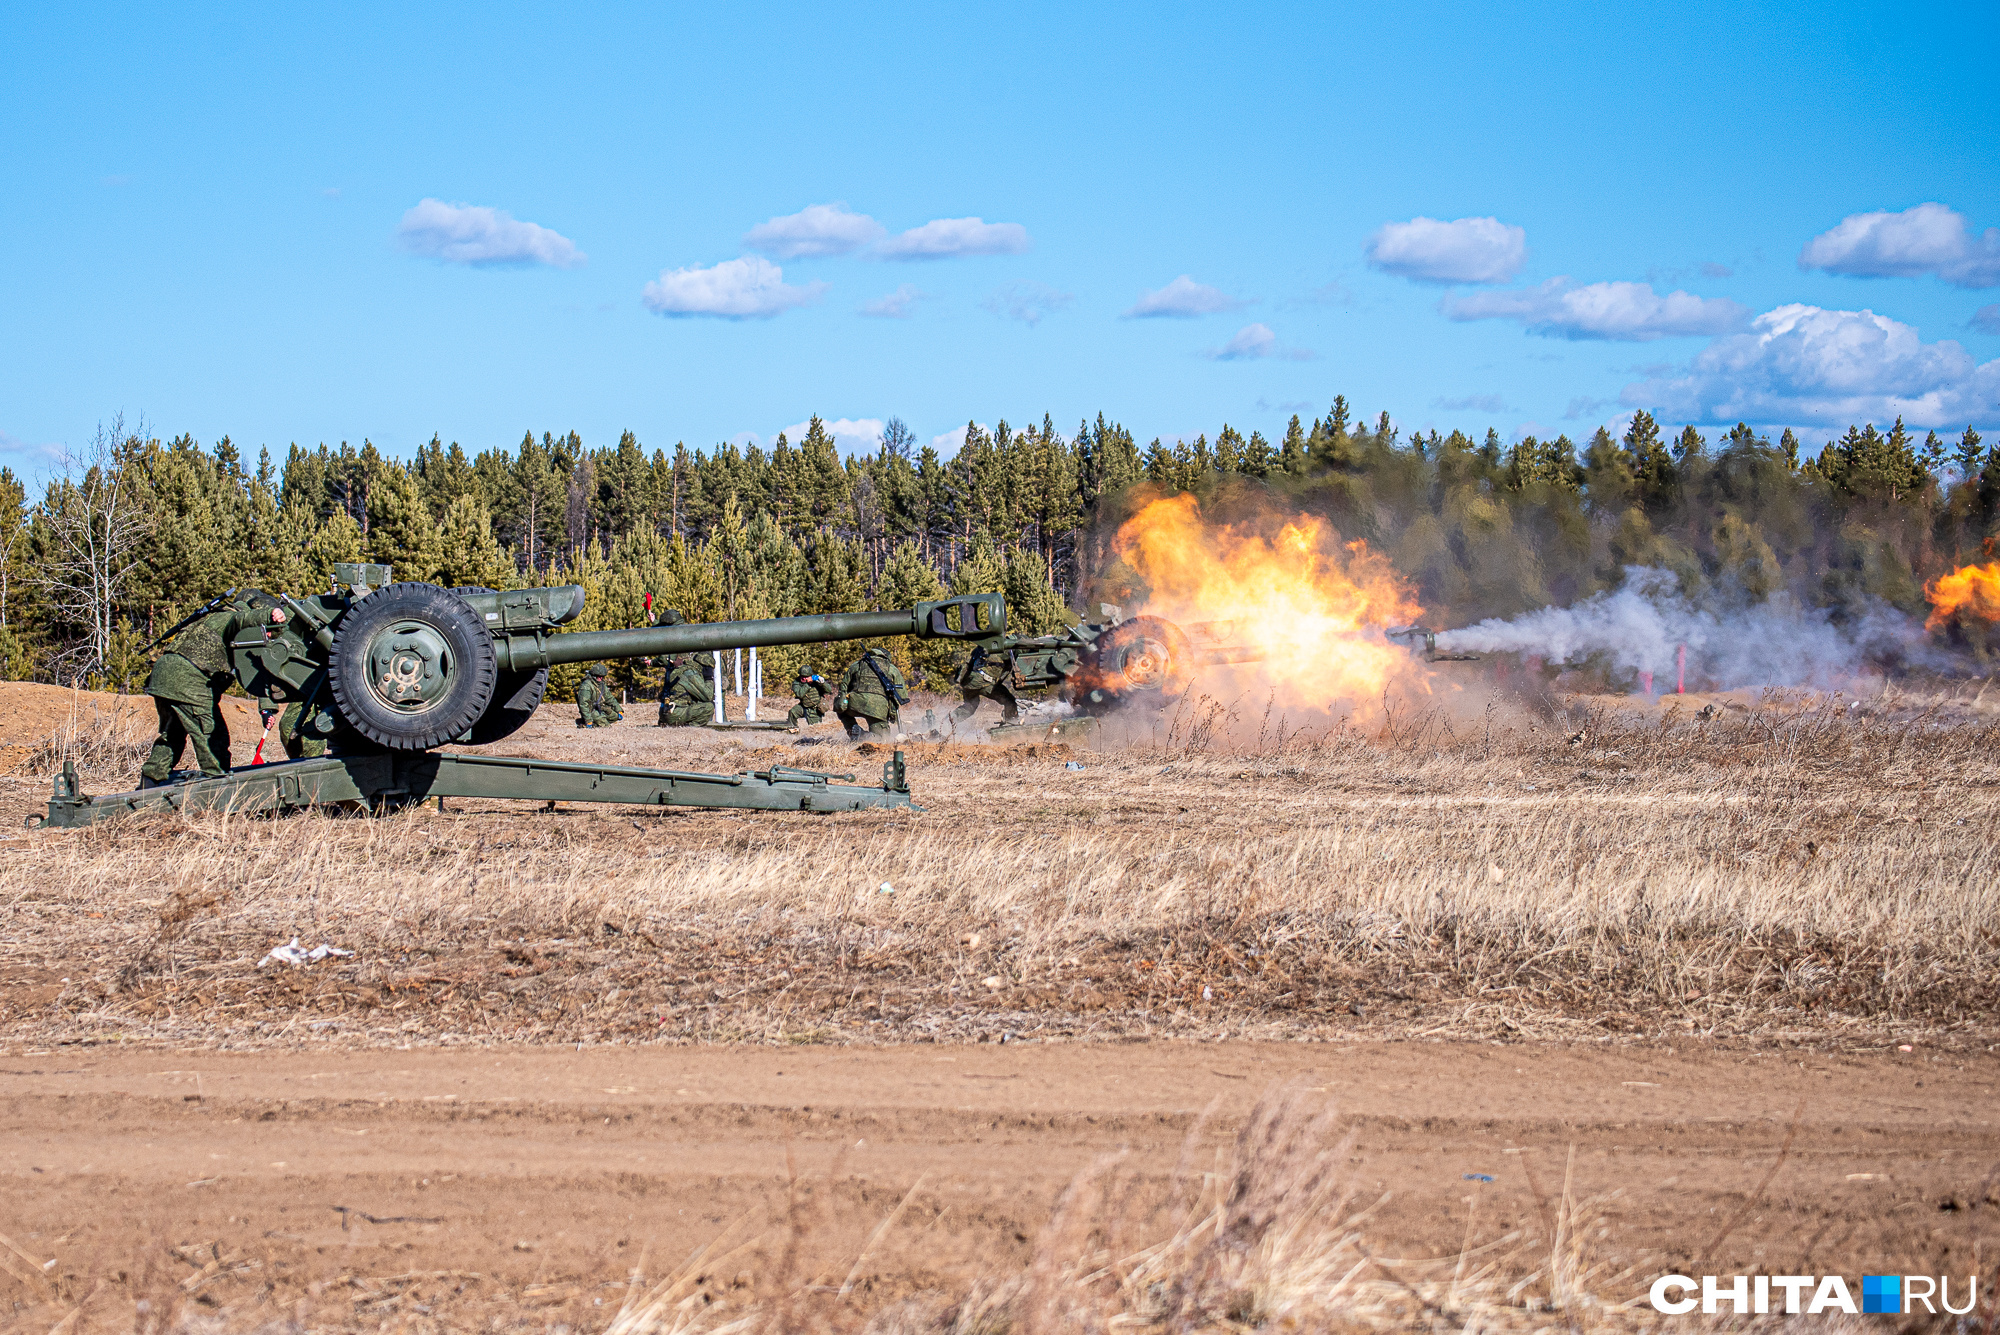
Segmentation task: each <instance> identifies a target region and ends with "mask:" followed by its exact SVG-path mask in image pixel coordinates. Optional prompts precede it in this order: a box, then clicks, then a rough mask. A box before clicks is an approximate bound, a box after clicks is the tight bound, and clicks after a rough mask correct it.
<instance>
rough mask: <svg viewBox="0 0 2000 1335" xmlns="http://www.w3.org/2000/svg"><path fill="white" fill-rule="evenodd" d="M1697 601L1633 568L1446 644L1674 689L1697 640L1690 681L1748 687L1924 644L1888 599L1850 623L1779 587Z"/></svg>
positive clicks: (1844, 675)
mask: <svg viewBox="0 0 2000 1335" xmlns="http://www.w3.org/2000/svg"><path fill="white" fill-rule="evenodd" d="M1720 602H1721V600H1706V599H1705V600H1701V601H1699V602H1697V601H1695V600H1691V599H1689V598H1687V597H1686V596H1685V595H1684V594H1683V593H1682V592H1681V588H1680V580H1679V578H1678V577H1677V576H1676V575H1675V574H1674V573H1673V572H1672V571H1670V570H1659V569H1654V568H1652V567H1647V566H1627V567H1626V568H1625V583H1624V586H1623V587H1621V588H1619V589H1617V590H1616V591H1614V592H1611V593H1600V594H1597V595H1595V596H1593V597H1591V598H1588V599H1586V600H1584V601H1583V602H1580V603H1577V604H1576V605H1575V606H1572V607H1544V608H1541V609H1539V610H1537V611H1533V612H1527V613H1524V614H1523V615H1521V616H1518V617H1513V618H1511V619H1506V620H1502V619H1501V618H1498V617H1494V618H1491V619H1489V620H1486V621H1482V622H1480V623H1479V624H1477V625H1474V626H1467V627H1464V628H1463V629H1460V630H1451V631H1444V632H1442V633H1440V634H1439V635H1438V637H1437V642H1438V647H1439V648H1441V649H1445V648H1449V649H1454V650H1469V651H1472V652H1477V653H1522V654H1537V655H1540V656H1541V657H1542V658H1544V659H1546V660H1547V661H1549V662H1551V663H1570V664H1581V663H1582V662H1583V661H1584V660H1586V659H1590V658H1593V657H1595V658H1598V659H1599V660H1601V661H1602V662H1604V663H1606V664H1608V665H1609V667H1610V668H1612V669H1613V670H1618V669H1622V670H1624V671H1626V672H1634V673H1641V672H1650V673H1652V674H1653V678H1654V688H1655V689H1656V690H1659V689H1665V690H1671V689H1673V683H1674V674H1675V670H1676V666H1677V664H1676V658H1677V656H1678V653H1679V649H1680V647H1681V646H1682V645H1685V646H1687V680H1688V684H1689V685H1690V686H1693V685H1695V684H1696V683H1697V682H1699V683H1701V684H1702V685H1704V686H1707V685H1713V686H1715V687H1718V688H1720V689H1723V690H1730V689H1734V688H1736V687H1742V686H1818V687H1835V686H1839V685H1841V684H1843V683H1845V682H1848V681H1851V680H1852V679H1853V678H1855V677H1856V676H1858V675H1860V674H1861V673H1862V672H1863V671H1864V670H1865V668H1866V667H1867V664H1868V662H1869V660H1870V659H1872V658H1875V657H1877V656H1883V655H1906V654H1909V653H1911V652H1913V651H1918V650H1920V649H1921V648H1922V646H1923V644H1924V633H1923V629H1922V627H1921V625H1919V624H1918V623H1917V622H1915V621H1912V620H1911V619H1910V618H1909V617H1906V616H1904V615H1903V614H1902V613H1901V612H1898V611H1897V610H1896V609H1894V608H1893V607H1890V606H1888V605H1887V604H1886V603H1884V604H1878V605H1876V606H1875V607H1873V608H1871V609H1870V610H1869V611H1868V612H1866V613H1865V614H1863V615H1862V616H1860V617H1858V618H1856V619H1854V620H1852V621H1848V622H1845V623H1843V624H1840V625H1836V624H1834V621H1833V619H1832V616H1831V614H1830V613H1828V612H1827V611H1826V610H1825V609H1823V608H1815V607H1807V606H1805V605H1803V604H1801V603H1800V602H1799V601H1798V600H1797V599H1795V598H1793V597H1792V596H1791V595H1790V594H1786V593H1779V594H1776V595H1774V596H1773V597H1771V598H1769V599H1767V600H1765V601H1764V602H1761V603H1753V604H1750V605H1749V606H1726V605H1720Z"/></svg>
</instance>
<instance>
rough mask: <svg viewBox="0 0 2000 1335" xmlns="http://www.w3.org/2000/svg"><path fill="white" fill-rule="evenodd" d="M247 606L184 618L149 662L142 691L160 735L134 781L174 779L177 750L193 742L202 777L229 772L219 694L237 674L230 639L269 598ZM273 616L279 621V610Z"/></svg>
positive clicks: (259, 618) (256, 621) (253, 622)
mask: <svg viewBox="0 0 2000 1335" xmlns="http://www.w3.org/2000/svg"><path fill="white" fill-rule="evenodd" d="M253 604H255V605H252V606H246V605H243V604H237V605H235V606H230V607H224V608H219V609H217V610H216V611H213V612H209V613H207V614H205V615H203V616H199V617H196V618H195V619H194V620H193V621H191V622H189V623H188V625H187V628H186V629H185V630H183V631H181V632H180V634H178V635H176V636H174V639H173V643H171V644H169V645H168V646H167V651H166V652H165V653H163V654H161V655H160V657H159V661H158V662H156V663H154V664H153V671H152V673H151V674H150V675H149V676H148V677H147V678H146V694H147V695H150V696H152V697H153V708H154V709H155V710H156V711H157V712H158V713H159V716H160V734H159V736H158V738H156V739H155V740H154V742H153V749H152V752H151V753H150V754H149V755H147V757H146V763H145V764H144V765H143V766H141V767H140V769H139V786H140V787H141V788H157V787H159V786H160V785H161V784H163V783H166V782H168V781H169V780H170V779H172V778H173V773H174V766H175V765H177V764H179V763H180V759H181V752H182V751H183V750H184V749H186V747H187V746H188V745H189V744H190V743H192V744H193V746H194V758H195V763H196V764H198V765H200V766H201V772H202V776H203V777H204V778H214V777H216V776H218V775H223V774H227V773H229V725H228V724H227V723H225V722H224V721H223V718H222V693H223V692H224V691H226V690H228V689H229V683H231V682H232V681H235V680H236V674H235V673H234V672H232V671H231V670H230V666H229V642H230V641H231V640H233V639H235V638H236V632H237V630H238V629H239V628H240V627H242V626H245V625H248V626H252V627H259V626H261V625H262V624H263V622H264V619H265V617H264V609H265V608H268V607H271V606H272V604H271V603H270V601H269V600H268V599H265V600H264V601H262V602H261V603H257V602H256V600H253ZM273 617H274V619H276V620H279V621H282V620H283V618H284V613H283V612H281V611H280V612H275V613H274V614H273Z"/></svg>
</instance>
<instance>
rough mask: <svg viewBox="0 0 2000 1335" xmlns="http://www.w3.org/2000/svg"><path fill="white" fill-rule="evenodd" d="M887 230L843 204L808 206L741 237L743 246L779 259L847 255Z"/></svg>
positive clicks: (865, 215)
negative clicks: (850, 210)
mask: <svg viewBox="0 0 2000 1335" xmlns="http://www.w3.org/2000/svg"><path fill="white" fill-rule="evenodd" d="M886 231H887V229H886V228H884V227H883V226H882V224H881V223H878V222H876V221H875V220H874V219H873V218H871V217H869V216H868V215H867V214H865V213H851V212H849V211H848V208H847V205H845V204H809V205H807V206H806V207H805V208H803V209H801V210H799V211H798V212H797V213H792V214H787V215H786V216H785V217H782V218H773V219H771V220H770V221H769V222H762V223H758V224H757V225H756V226H755V227H753V228H751V229H750V230H749V231H747V232H745V233H744V234H743V247H744V249H746V250H761V251H762V252H764V253H765V254H766V255H770V256H773V257H775V258H777V259H781V260H798V259H807V258H810V257H812V256H816V255H850V254H853V253H854V252H855V251H857V250H860V249H861V248H862V247H863V246H868V245H873V244H874V243H875V242H877V241H880V240H881V239H882V237H883V235H884V234H885V233H886Z"/></svg>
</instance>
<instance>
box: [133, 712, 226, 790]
mask: <svg viewBox="0 0 2000 1335" xmlns="http://www.w3.org/2000/svg"><path fill="white" fill-rule="evenodd" d="M219 703H220V702H219V701H211V702H207V703H203V704H190V703H188V702H187V701H185V700H162V699H161V698H160V697H159V696H157V695H156V696H154V697H153V707H154V708H155V709H157V710H158V711H159V714H160V735H159V736H158V737H156V738H155V739H154V740H153V750H152V753H151V754H150V755H148V756H147V757H146V763H145V764H144V765H143V766H141V767H140V770H139V773H140V775H141V776H143V777H144V778H147V779H150V780H152V781H153V782H154V783H165V782H166V781H167V779H168V778H169V777H170V776H171V775H172V774H173V771H174V766H175V765H178V764H179V763H180V760H181V752H182V751H183V750H184V749H185V748H186V747H187V745H188V744H189V743H190V742H192V743H193V744H194V758H195V763H197V764H199V765H200V766H201V772H202V773H203V774H205V775H210V776H214V775H218V774H227V773H229V725H228V724H227V723H226V722H224V721H223V718H222V710H221V709H220V708H218V707H217V706H218V704H219Z"/></svg>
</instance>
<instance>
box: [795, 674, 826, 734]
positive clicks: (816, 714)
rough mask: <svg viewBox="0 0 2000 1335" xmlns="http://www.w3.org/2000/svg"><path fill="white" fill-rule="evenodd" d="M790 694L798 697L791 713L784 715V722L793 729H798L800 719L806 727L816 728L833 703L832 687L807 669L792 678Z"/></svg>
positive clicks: (824, 679) (823, 678)
mask: <svg viewBox="0 0 2000 1335" xmlns="http://www.w3.org/2000/svg"><path fill="white" fill-rule="evenodd" d="M792 694H793V695H794V696H796V697H798V703H797V704H795V705H793V706H792V712H791V713H789V714H787V715H785V722H787V723H789V724H791V725H792V726H793V727H794V728H796V727H798V725H799V720H801V719H804V720H805V723H806V726H807V727H809V728H810V727H817V726H818V725H819V721H820V719H822V718H824V717H825V716H826V711H827V706H828V705H830V704H831V703H832V702H833V687H832V685H831V684H829V683H828V682H827V679H826V678H825V677H822V676H820V675H819V673H817V672H814V671H813V670H812V669H811V668H809V667H802V668H800V669H799V675H798V676H796V677H794V678H792Z"/></svg>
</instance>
